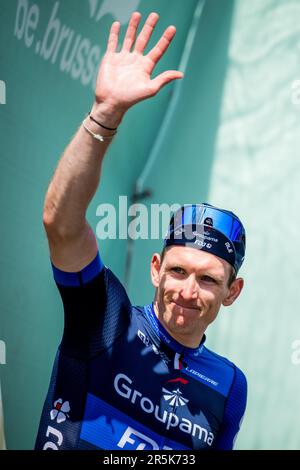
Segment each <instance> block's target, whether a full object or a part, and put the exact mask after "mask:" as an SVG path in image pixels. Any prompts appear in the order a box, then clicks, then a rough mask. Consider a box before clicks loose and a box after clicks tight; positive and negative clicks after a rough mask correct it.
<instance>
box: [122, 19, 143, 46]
mask: <svg viewBox="0 0 300 470" xmlns="http://www.w3.org/2000/svg"><path fill="white" fill-rule="evenodd" d="M141 17H142V15H141V14H140V13H139V12H138V11H135V12H134V13H132V15H131V18H130V21H129V25H128V28H127V31H126V34H125V38H124V41H123V47H122V51H130V49H131V48H132V46H133V43H134V41H135V37H136V30H137V28H138V25H139V22H140V20H141Z"/></svg>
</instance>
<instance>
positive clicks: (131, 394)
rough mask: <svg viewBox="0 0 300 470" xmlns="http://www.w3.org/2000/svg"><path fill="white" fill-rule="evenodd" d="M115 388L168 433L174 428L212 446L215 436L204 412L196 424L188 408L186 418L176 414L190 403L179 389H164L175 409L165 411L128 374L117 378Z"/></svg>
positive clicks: (164, 395)
mask: <svg viewBox="0 0 300 470" xmlns="http://www.w3.org/2000/svg"><path fill="white" fill-rule="evenodd" d="M181 380H182V379H181V378H177V379H172V381H173V382H180V381H181ZM183 380H185V379H183ZM186 382H188V381H186ZM167 383H168V382H167ZM114 388H115V391H116V392H117V394H118V395H120V396H121V397H123V398H125V399H126V400H129V401H130V402H131V404H132V405H133V406H134V407H138V408H140V410H142V411H143V412H144V413H146V414H147V415H153V417H154V419H155V420H156V421H159V423H161V425H163V426H164V427H165V429H166V430H167V431H169V430H171V429H172V428H177V429H179V430H180V431H181V432H183V433H186V434H190V435H191V436H192V437H193V438H195V439H196V440H197V439H198V440H199V441H201V442H202V443H205V444H207V445H209V446H211V445H212V443H213V441H214V439H215V435H214V433H213V432H212V429H211V426H210V424H209V422H208V420H207V418H206V417H205V415H204V413H203V412H201V413H200V415H199V417H198V420H196V422H195V421H194V419H193V420H191V419H189V418H191V417H192V415H191V414H190V412H189V410H188V409H187V407H186V408H185V409H186V410H187V411H186V417H184V416H182V414H181V413H179V414H178V415H177V414H176V409H174V408H176V407H178V406H184V405H186V404H187V403H188V401H189V400H187V399H186V398H184V397H183V396H182V393H181V392H180V390H179V389H178V388H177V389H175V390H172V391H169V390H167V389H166V388H163V389H162V391H163V397H164V399H165V400H166V401H167V403H168V404H169V405H170V407H174V408H173V409H172V408H171V410H170V409H164V407H161V405H159V404H156V403H154V402H153V401H152V400H151V399H150V398H149V397H147V396H144V395H143V393H142V392H141V391H140V390H137V389H136V388H135V387H134V383H133V381H132V380H131V379H130V378H129V377H128V376H127V375H126V374H122V373H119V374H117V375H116V376H115V379H114ZM197 421H198V422H197Z"/></svg>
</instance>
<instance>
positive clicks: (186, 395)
mask: <svg viewBox="0 0 300 470" xmlns="http://www.w3.org/2000/svg"><path fill="white" fill-rule="evenodd" d="M140 19H141V15H140V14H139V13H137V12H135V13H133V14H132V16H131V19H130V22H129V25H128V28H127V32H126V35H125V39H124V42H123V46H122V49H121V51H120V52H117V46H118V33H119V28H120V24H119V23H118V22H114V23H113V24H112V27H111V31H110V35H109V39H108V44H107V51H106V54H105V55H104V58H103V60H102V62H101V65H100V68H99V72H98V77H97V84H96V91H95V96H96V98H95V103H94V105H93V107H92V110H91V113H90V115H89V117H87V118H86V119H85V120H84V121H83V123H82V125H81V126H80V128H79V129H78V132H77V133H76V135H75V137H74V138H73V139H72V141H71V142H70V144H69V146H68V147H67V148H66V150H65V152H64V155H63V156H62V158H61V160H60V162H59V164H58V167H57V169H56V172H55V174H54V177H53V179H52V181H51V183H50V186H49V189H48V192H47V195H46V201H45V208H44V225H45V228H46V232H47V237H48V241H49V247H50V254H51V261H52V266H53V272H54V278H55V281H56V283H57V287H58V289H59V292H60V295H61V297H62V301H63V305H64V312H65V324H64V333H63V337H62V341H61V344H60V346H59V349H58V352H57V356H56V359H55V364H54V367H53V372H52V377H51V382H50V387H49V391H48V394H47V398H46V401H45V405H44V408H43V413H42V417H41V422H40V427H39V431H38V436H37V441H36V449H54V450H62V449H109V450H112V449H125V450H136V449H195V450H196V449H232V448H233V444H234V439H235V436H236V434H237V432H238V431H239V426H240V421H241V418H242V417H243V414H244V411H245V407H246V379H245V376H244V374H243V373H242V372H241V371H240V369H238V368H237V367H236V366H235V365H234V364H233V363H232V362H230V361H228V360H227V359H225V358H223V357H221V356H218V355H217V354H215V353H214V352H212V351H210V350H208V349H207V348H206V347H205V345H204V343H205V334H204V332H205V330H206V328H207V326H208V325H209V324H210V323H211V322H212V321H214V320H215V318H216V316H217V314H218V311H219V309H220V306H221V305H222V304H223V305H225V306H229V305H231V304H232V303H233V302H234V301H235V299H236V298H237V297H238V295H239V294H240V292H241V290H242V288H243V279H242V278H238V277H237V272H238V270H239V268H240V266H241V264H242V262H243V259H244V251H245V232H244V228H243V225H242V224H241V222H240V220H239V219H238V218H237V217H236V216H235V215H234V214H233V213H231V212H229V211H226V210H223V209H218V208H216V207H213V206H211V205H209V204H198V205H191V206H183V207H182V208H181V209H180V210H179V211H178V212H176V213H175V214H174V216H173V217H172V219H171V221H170V225H169V231H168V234H167V236H166V238H165V242H164V248H163V251H162V253H161V254H158V253H155V254H154V255H153V257H152V261H151V277H152V282H153V285H154V287H155V297H154V301H153V303H152V304H149V305H146V306H144V307H133V306H132V305H131V303H130V301H129V299H128V296H127V294H126V292H125V290H124V288H123V286H122V285H121V283H120V281H119V280H118V279H117V278H116V277H115V276H114V274H113V273H112V272H111V271H110V270H109V269H108V268H107V267H106V266H104V265H103V263H102V260H101V257H100V255H99V253H98V246H97V241H96V238H95V236H94V234H93V231H92V229H91V227H90V226H89V225H88V223H87V221H86V210H87V207H88V204H89V202H90V200H91V198H92V197H93V195H94V194H95V191H96V189H97V186H98V183H99V178H100V172H101V164H102V160H103V157H104V154H105V152H106V149H107V147H108V145H109V143H110V141H111V139H112V138H113V136H114V134H115V133H116V129H117V127H118V126H119V124H120V123H121V120H122V118H123V116H124V114H125V112H126V111H127V110H128V109H129V108H130V107H131V106H132V105H134V104H135V103H137V102H139V101H141V100H143V99H146V98H149V97H150V96H153V95H155V94H156V93H157V92H158V91H159V90H160V89H161V88H162V87H163V86H164V85H166V84H167V83H168V82H170V81H172V80H175V79H178V78H182V76H183V75H182V73H181V72H179V71H170V70H169V71H166V72H163V73H162V74H160V75H158V76H157V77H156V78H154V79H152V80H151V78H150V75H151V73H152V71H153V69H154V67H155V65H156V63H157V62H158V61H159V59H160V58H161V57H162V56H163V54H164V53H165V51H166V50H167V47H168V45H169V44H170V42H171V41H172V39H173V37H174V35H175V28H174V27H173V26H169V27H168V28H167V29H166V30H165V32H164V34H163V35H162V37H161V38H160V40H159V41H158V43H157V44H156V45H155V46H154V47H153V49H152V50H150V52H148V54H146V55H143V52H144V49H145V47H146V46H147V44H148V41H149V39H150V36H151V33H152V31H153V29H154V27H155V25H156V23H157V20H158V15H157V14H156V13H152V14H150V15H149V17H148V18H147V20H146V22H145V24H144V26H143V28H142V30H141V32H140V34H139V35H138V37H137V38H136V31H137V27H138V24H139V21H140Z"/></svg>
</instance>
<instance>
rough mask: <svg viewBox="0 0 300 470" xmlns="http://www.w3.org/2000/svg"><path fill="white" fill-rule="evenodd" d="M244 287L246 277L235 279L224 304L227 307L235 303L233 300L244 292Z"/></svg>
mask: <svg viewBox="0 0 300 470" xmlns="http://www.w3.org/2000/svg"><path fill="white" fill-rule="evenodd" d="M243 287H244V279H242V278H241V277H238V278H237V279H235V280H234V281H233V283H232V284H231V286H230V287H229V288H228V295H227V296H226V297H225V299H224V300H223V302H222V304H223V305H224V306H225V307H228V306H229V305H231V304H233V302H234V301H235V300H236V299H237V298H238V296H239V295H240V293H241V292H242V289H243Z"/></svg>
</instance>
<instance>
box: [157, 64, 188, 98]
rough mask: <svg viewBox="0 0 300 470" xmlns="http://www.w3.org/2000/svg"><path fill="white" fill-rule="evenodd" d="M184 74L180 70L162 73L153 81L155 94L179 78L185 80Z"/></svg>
mask: <svg viewBox="0 0 300 470" xmlns="http://www.w3.org/2000/svg"><path fill="white" fill-rule="evenodd" d="M183 77H184V74H183V73H182V72H179V71H178V70H167V71H166V72H163V73H160V74H159V75H157V77H155V78H153V80H151V85H152V88H153V93H154V94H156V93H157V92H158V91H159V90H160V89H161V88H162V87H164V86H165V85H167V83H170V82H172V81H173V80H177V79H178V78H183Z"/></svg>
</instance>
